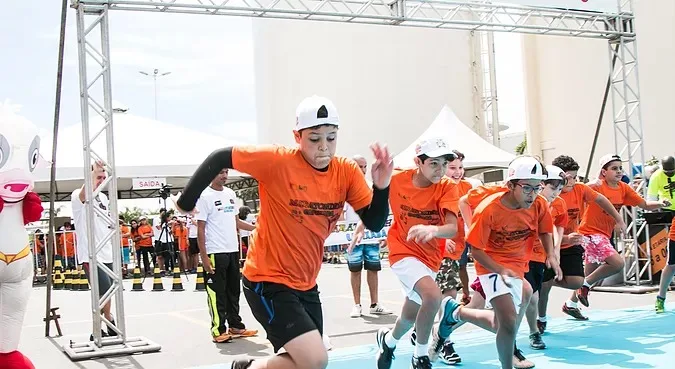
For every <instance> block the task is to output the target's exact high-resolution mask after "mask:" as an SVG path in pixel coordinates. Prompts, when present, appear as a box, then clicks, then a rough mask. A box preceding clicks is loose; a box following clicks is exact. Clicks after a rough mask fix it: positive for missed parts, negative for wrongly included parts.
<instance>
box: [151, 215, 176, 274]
mask: <svg viewBox="0 0 675 369" xmlns="http://www.w3.org/2000/svg"><path fill="white" fill-rule="evenodd" d="M169 217H170V214H169V212H167V211H166V209H165V208H161V209H159V218H155V219H153V221H152V226H153V231H154V235H155V255H156V257H157V265H159V267H160V269H161V268H164V271H166V273H171V271H172V270H173V266H174V260H173V259H174V258H173V234H172V233H171V224H169Z"/></svg>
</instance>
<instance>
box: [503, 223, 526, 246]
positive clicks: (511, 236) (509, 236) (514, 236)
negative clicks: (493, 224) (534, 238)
mask: <svg viewBox="0 0 675 369" xmlns="http://www.w3.org/2000/svg"><path fill="white" fill-rule="evenodd" d="M495 233H496V238H495V243H496V244H502V243H504V242H513V241H525V240H526V239H528V238H529V237H530V236H531V235H532V230H531V229H529V228H526V229H515V230H510V229H508V228H507V227H506V226H504V227H502V229H500V230H498V231H497V232H495Z"/></svg>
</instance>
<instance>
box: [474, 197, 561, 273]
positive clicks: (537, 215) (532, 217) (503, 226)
mask: <svg viewBox="0 0 675 369" xmlns="http://www.w3.org/2000/svg"><path fill="white" fill-rule="evenodd" d="M505 194H506V192H502V193H496V194H493V195H492V196H490V197H488V198H486V199H485V201H483V202H481V204H480V205H479V206H478V208H477V209H476V213H475V214H474V217H473V223H472V224H471V229H469V234H468V235H467V238H466V242H468V243H469V244H470V245H471V247H474V248H477V249H479V250H483V251H485V253H486V254H487V255H489V256H490V257H491V258H492V260H494V261H495V262H496V263H498V264H500V265H501V266H503V267H506V268H509V269H511V270H513V271H514V272H516V273H519V274H521V275H523V276H524V275H525V273H526V272H527V271H528V269H529V267H528V262H529V260H530V254H531V248H532V242H531V241H530V240H529V239H530V238H532V237H539V234H540V233H551V232H553V220H552V218H551V213H550V212H549V210H548V203H547V202H546V200H545V199H544V198H543V197H541V196H537V198H536V199H535V201H534V203H533V204H532V206H530V207H529V208H528V209H516V210H514V209H509V208H507V207H506V206H505V205H504V204H502V201H501V200H502V197H503V196H504V195H505ZM474 263H475V267H476V274H478V275H484V274H490V273H492V271H490V270H488V269H487V268H485V267H483V266H482V265H480V263H478V262H477V261H475V262H474Z"/></svg>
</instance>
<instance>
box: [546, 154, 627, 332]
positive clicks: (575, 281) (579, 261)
mask: <svg viewBox="0 0 675 369" xmlns="http://www.w3.org/2000/svg"><path fill="white" fill-rule="evenodd" d="M552 164H553V165H554V166H556V167H558V168H560V169H562V170H563V171H564V172H565V179H566V180H567V181H566V183H565V186H564V187H563V190H562V192H561V193H560V197H561V198H562V199H563V200H564V201H565V205H567V216H568V222H567V226H566V227H565V232H564V235H563V239H562V244H561V245H560V255H559V256H560V269H562V272H563V279H562V280H560V281H555V280H554V279H553V277H554V276H555V274H554V273H553V271H552V270H546V272H545V273H544V284H543V285H542V288H541V291H540V292H539V304H538V305H539V306H538V308H539V318H537V326H538V328H539V332H540V333H544V331H545V330H546V323H547V319H546V310H547V307H548V296H549V293H550V291H551V288H552V287H553V285H554V284H555V285H556V286H558V287H561V288H565V289H570V290H576V289H577V288H580V287H581V286H582V285H583V282H584V261H583V258H584V248H583V246H582V245H581V241H582V238H583V237H582V235H581V234H580V233H578V232H577V229H578V228H579V221H580V220H581V216H582V215H583V214H584V211H585V210H586V208H587V207H588V206H589V205H590V204H596V205H597V206H598V207H600V208H601V209H602V210H604V211H605V212H606V213H607V214H609V215H610V216H611V217H612V218H613V219H614V220H616V222H617V228H621V229H625V228H626V226H625V224H624V222H623V218H622V217H621V215H620V214H619V213H618V212H617V211H616V209H614V206H613V205H612V203H611V202H609V200H607V198H606V197H605V196H602V195H600V194H598V193H597V192H595V191H593V190H592V189H591V188H590V187H588V186H587V185H585V184H583V183H577V171H578V170H579V164H578V163H577V162H576V161H574V159H573V158H571V157H569V156H565V155H561V156H558V157H557V158H555V159H553V163H552ZM562 311H563V312H564V313H565V314H567V315H570V316H571V317H573V318H575V319H581V320H585V319H586V317H585V316H583V315H582V314H581V311H580V310H579V309H578V308H577V306H576V304H572V303H571V302H570V303H565V304H563V307H562Z"/></svg>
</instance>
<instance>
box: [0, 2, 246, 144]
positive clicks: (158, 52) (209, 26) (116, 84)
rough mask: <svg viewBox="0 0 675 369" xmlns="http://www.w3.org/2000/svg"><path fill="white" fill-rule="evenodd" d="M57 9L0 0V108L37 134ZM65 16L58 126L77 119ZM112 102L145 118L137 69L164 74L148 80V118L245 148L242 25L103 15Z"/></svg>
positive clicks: (224, 20)
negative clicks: (10, 108) (14, 108)
mask: <svg viewBox="0 0 675 369" xmlns="http://www.w3.org/2000/svg"><path fill="white" fill-rule="evenodd" d="M60 3H61V1H56V0H40V1H38V2H34V1H5V2H3V11H2V12H0V49H1V50H3V52H2V56H3V57H2V58H0V81H2V83H0V101H5V100H7V99H9V100H10V101H11V102H12V103H13V104H17V105H20V106H21V110H20V114H21V115H24V116H25V117H27V118H28V119H30V120H31V121H33V123H35V124H36V125H37V126H38V128H40V129H42V130H46V131H51V129H52V128H51V127H52V123H53V114H54V94H55V86H56V65H57V52H58V37H59V22H60ZM75 26H76V22H75V11H74V10H73V9H69V13H68V27H67V31H66V36H67V38H66V57H65V66H64V71H63V97H62V99H63V100H62V110H61V124H62V125H64V126H70V125H74V124H78V122H79V121H80V110H79V109H80V102H79V97H78V94H79V88H78V76H77V70H78V69H77V68H78V65H77V42H76V33H75ZM110 27H111V28H110V33H111V53H112V63H113V66H112V76H113V85H112V88H113V99H115V100H117V101H119V102H121V103H122V104H124V105H125V106H126V107H128V108H129V109H130V113H134V114H137V115H141V116H146V117H153V116H154V97H153V96H154V95H153V83H152V79H151V78H148V77H145V76H143V75H141V74H139V73H138V71H139V70H144V71H152V70H153V69H154V68H158V69H159V70H160V71H171V72H172V73H171V74H170V75H168V76H166V77H163V78H161V79H159V80H158V90H159V92H158V106H159V108H158V111H159V114H158V119H159V120H161V121H165V122H168V123H174V124H177V125H182V126H189V127H191V128H193V129H197V130H201V131H205V132H211V133H216V134H219V135H222V136H227V137H228V138H230V139H232V140H236V141H238V140H242V141H254V140H255V136H256V131H255V123H254V122H255V91H254V75H253V42H252V28H251V20H250V19H248V18H234V17H221V16H217V17H207V16H190V15H177V14H155V13H137V12H122V11H117V12H111V25H110Z"/></svg>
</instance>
